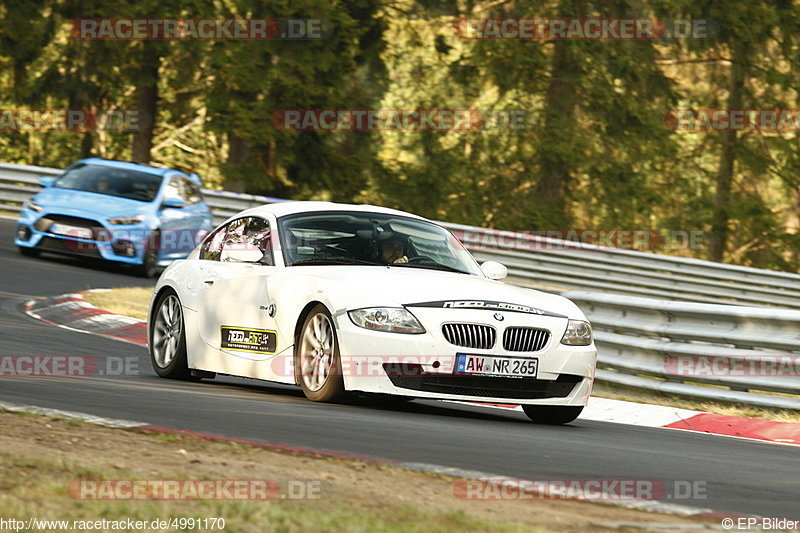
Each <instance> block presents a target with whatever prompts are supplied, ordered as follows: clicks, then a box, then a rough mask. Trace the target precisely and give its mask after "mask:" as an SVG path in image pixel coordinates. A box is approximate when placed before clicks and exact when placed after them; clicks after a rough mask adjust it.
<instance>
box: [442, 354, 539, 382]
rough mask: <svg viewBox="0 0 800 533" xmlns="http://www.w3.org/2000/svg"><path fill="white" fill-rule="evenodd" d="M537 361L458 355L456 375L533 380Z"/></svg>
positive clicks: (518, 358)
mask: <svg viewBox="0 0 800 533" xmlns="http://www.w3.org/2000/svg"><path fill="white" fill-rule="evenodd" d="M538 371H539V360H538V359H536V358H535V357H502V356H496V355H476V354H466V353H460V354H457V355H456V368H455V373H456V374H473V375H480V376H506V377H514V378H535V377H536V373H537V372H538Z"/></svg>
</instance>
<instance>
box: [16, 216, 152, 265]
mask: <svg viewBox="0 0 800 533" xmlns="http://www.w3.org/2000/svg"><path fill="white" fill-rule="evenodd" d="M152 236H153V230H152V229H151V228H149V227H148V226H147V224H146V223H144V224H139V225H135V226H118V227H108V226H107V225H106V224H104V223H103V222H102V221H100V220H92V219H88V218H84V217H80V216H76V215H71V214H66V213H64V214H62V213H35V212H33V211H30V210H28V209H24V210H23V211H22V213H21V215H20V218H19V219H18V220H17V231H16V235H15V238H14V244H16V245H17V246H19V247H21V248H32V249H36V250H41V251H43V252H54V253H61V254H69V255H77V256H83V257H93V258H97V259H105V260H107V261H117V262H119V263H126V264H130V265H140V264H142V262H143V260H144V254H145V253H146V251H147V250H148V249H152V247H153V246H158V244H157V243H154V239H153V238H152ZM159 259H160V257H159ZM159 262H160V261H159Z"/></svg>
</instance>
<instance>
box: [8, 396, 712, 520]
mask: <svg viewBox="0 0 800 533" xmlns="http://www.w3.org/2000/svg"><path fill="white" fill-rule="evenodd" d="M0 428H2V431H0V509H2V510H3V517H4V518H5V519H9V518H16V519H27V518H28V517H36V518H37V519H43V520H69V521H72V520H100V519H106V520H109V521H114V520H127V519H128V518H131V519H133V520H143V521H148V522H150V521H152V520H154V519H157V518H158V519H171V518H223V519H224V520H225V527H224V531H225V532H226V533H238V532H253V533H261V532H270V531H280V532H294V531H298V532H300V531H331V532H333V531H337V532H338V531H347V532H350V531H352V532H362V531H363V532H372V531H381V532H383V531H386V532H407V531H408V532H420V533H421V532H428V531H432V532H443V533H450V532H463V531H498V532H515V531H534V532H535V531H610V530H611V529H609V528H607V527H605V526H602V525H599V523H602V522H610V521H626V522H647V523H650V524H653V523H669V524H682V525H686V524H697V523H698V521H700V519H697V518H683V517H677V516H671V515H662V514H658V513H650V512H645V511H639V510H633V509H626V508H621V507H616V506H610V505H603V504H598V503H588V502H578V501H569V500H547V501H536V500H526V501H496V500H469V501H467V500H463V499H460V498H457V497H456V496H454V491H453V484H454V482H455V481H456V479H455V478H451V477H448V476H443V475H435V474H428V473H424V472H415V471H409V470H404V469H401V468H396V467H393V466H390V465H386V464H374V463H364V462H360V461H353V460H343V459H333V458H326V457H318V456H313V455H304V454H294V453H288V452H278V451H273V450H269V449H264V448H260V447H256V446H248V445H243V444H236V443H225V442H213V441H208V440H204V439H200V438H196V437H192V436H186V435H158V434H151V433H144V432H140V431H136V430H121V429H111V428H106V427H100V426H95V425H91V424H86V423H83V422H77V421H73V420H69V421H68V420H63V419H58V418H53V417H49V416H39V415H34V416H30V415H29V416H21V415H20V414H16V413H9V412H3V411H0ZM79 479H82V480H98V481H103V480H105V481H109V480H270V481H273V482H276V483H278V484H279V485H280V486H281V487H282V490H281V494H282V495H285V496H287V497H286V498H283V497H278V498H275V499H270V500H266V501H264V500H262V501H245V500H237V501H230V500H227V501H207V500H206V501H163V500H157V501H154V500H138V501H124V500H123V501H119V500H107V501H91V500H86V499H80V498H79V497H76V495H75V494H74V493H70V492H69V490H68V487H69V485H70V483H71V482H73V481H75V480H79ZM301 481H302V482H304V483H311V482H316V483H317V486H318V487H320V490H319V491H318V493H317V494H318V497H315V498H307V497H306V498H293V497H289V496H290V494H289V493H288V492H287V491H286V490H285V487H286V486H288V484H290V483H292V482H295V484H297V483H299V482H301ZM295 494H299V493H297V491H295ZM702 522H704V523H714V522H715V521H714V520H711V519H702ZM72 529H74V528H72ZM123 530H124V529H123Z"/></svg>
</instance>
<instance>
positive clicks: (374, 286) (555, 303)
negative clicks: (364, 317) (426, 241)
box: [287, 265, 583, 318]
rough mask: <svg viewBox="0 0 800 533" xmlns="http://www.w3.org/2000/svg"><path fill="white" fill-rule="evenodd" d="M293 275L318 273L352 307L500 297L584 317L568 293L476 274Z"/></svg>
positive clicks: (353, 269)
mask: <svg viewBox="0 0 800 533" xmlns="http://www.w3.org/2000/svg"><path fill="white" fill-rule="evenodd" d="M287 270H289V271H291V272H292V274H294V275H296V274H303V275H307V276H310V277H312V278H315V281H316V282H317V286H319V287H326V289H327V290H328V291H331V292H339V291H343V292H339V294H338V295H337V296H339V298H336V299H337V301H341V300H340V298H341V299H343V300H345V301H347V302H348V304H349V305H348V306H347V307H349V308H351V309H352V308H356V307H360V306H378V305H380V306H401V305H409V304H420V303H434V302H441V303H442V304H443V305H445V302H447V303H449V302H456V304H455V305H458V302H467V301H469V302H499V303H504V304H516V305H522V306H529V307H533V308H534V309H537V310H541V311H544V312H546V313H549V314H556V315H563V316H567V317H569V318H582V317H583V313H581V311H580V310H579V309H578V307H577V306H576V305H575V304H574V303H572V302H571V301H569V300H567V299H566V298H564V297H562V296H559V295H556V294H549V293H546V292H541V291H537V290H533V289H526V288H522V287H518V286H514V285H510V284H508V283H503V282H500V281H494V280H490V279H486V278H480V277H478V276H470V275H467V274H456V273H451V272H444V271H439V270H431V269H421V268H409V267H362V266H355V265H353V266H344V267H342V266H335V267H331V266H302V267H290V268H289V269H287Z"/></svg>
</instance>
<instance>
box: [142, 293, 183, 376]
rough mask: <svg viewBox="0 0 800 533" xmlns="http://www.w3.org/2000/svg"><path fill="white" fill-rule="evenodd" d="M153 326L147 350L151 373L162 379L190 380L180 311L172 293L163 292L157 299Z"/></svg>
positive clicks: (179, 303)
mask: <svg viewBox="0 0 800 533" xmlns="http://www.w3.org/2000/svg"><path fill="white" fill-rule="evenodd" d="M152 323H153V326H152V327H151V329H150V339H149V340H150V343H149V347H150V360H151V361H152V363H153V370H155V371H156V374H158V375H159V376H161V377H164V378H173V379H187V378H189V377H190V375H189V369H188V368H187V366H186V333H185V331H184V327H183V309H182V308H181V302H180V300H179V299H178V296H177V295H176V294H175V293H173V292H165V293H164V294H162V295H161V296H160V297H159V299H158V302H157V303H156V307H155V314H154V315H153V321H152Z"/></svg>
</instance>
